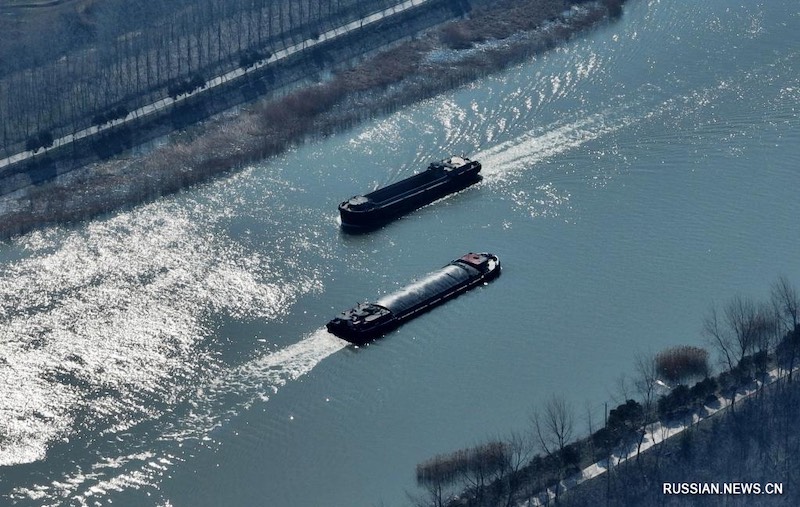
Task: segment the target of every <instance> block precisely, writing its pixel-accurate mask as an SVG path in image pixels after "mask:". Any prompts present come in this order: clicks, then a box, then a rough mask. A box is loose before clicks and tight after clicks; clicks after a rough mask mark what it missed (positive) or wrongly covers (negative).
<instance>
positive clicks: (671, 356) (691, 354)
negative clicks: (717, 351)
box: [656, 345, 710, 384]
mask: <svg viewBox="0 0 800 507" xmlns="http://www.w3.org/2000/svg"><path fill="white" fill-rule="evenodd" d="M709 370H710V368H709V366H708V352H707V351H706V350H705V349H702V348H700V347H692V346H688V345H683V346H680V347H672V348H669V349H666V350H664V351H661V352H659V353H658V355H656V371H657V373H658V375H659V377H661V378H663V379H664V380H666V381H668V382H670V383H673V384H675V383H681V382H685V381H686V380H687V379H689V378H692V377H706V376H708V373H709Z"/></svg>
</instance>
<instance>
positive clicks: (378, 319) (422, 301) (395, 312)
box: [326, 253, 500, 345]
mask: <svg viewBox="0 0 800 507" xmlns="http://www.w3.org/2000/svg"><path fill="white" fill-rule="evenodd" d="M499 274H500V260H499V259H498V258H497V256H495V255H492V254H490V253H469V254H467V255H465V256H463V257H461V258H460V259H456V260H454V261H453V262H451V263H449V264H447V265H446V266H444V267H443V268H441V269H439V270H437V271H434V272H433V273H430V274H428V275H427V276H425V277H424V278H422V279H421V280H419V281H416V282H414V283H412V284H410V285H407V286H405V287H403V288H402V289H400V290H399V291H397V292H394V293H392V294H389V295H386V296H384V297H382V298H380V299H378V301H376V302H375V303H359V304H358V305H356V307H355V308H351V309H350V310H347V311H346V312H343V313H342V314H340V315H339V316H338V317H336V318H335V319H333V320H331V321H330V322H328V324H327V326H326V327H327V328H328V331H330V332H331V333H333V334H335V335H336V336H338V337H340V338H343V339H345V340H347V341H349V342H351V343H355V344H358V345H361V344H364V343H367V342H369V341H371V340H373V339H374V338H377V337H379V336H381V335H383V334H385V333H386V332H388V331H390V330H392V329H394V328H396V327H397V326H399V325H400V324H402V323H403V322H405V321H407V320H410V319H413V318H414V317H416V316H418V315H419V314H421V313H423V312H425V311H427V310H430V309H431V308H433V307H434V306H436V305H438V304H441V303H443V302H445V301H447V300H448V299H451V298H454V297H456V296H458V295H459V294H461V293H462V292H466V291H468V290H469V289H471V288H473V287H475V286H476V285H479V284H481V283H483V282H485V281H488V280H492V279H494V278H496V277H497V276H498V275H499Z"/></svg>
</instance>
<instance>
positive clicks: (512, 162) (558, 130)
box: [475, 113, 631, 179]
mask: <svg viewBox="0 0 800 507" xmlns="http://www.w3.org/2000/svg"><path fill="white" fill-rule="evenodd" d="M630 123H631V120H630V119H625V118H622V119H621V120H618V121H610V120H609V119H608V118H607V117H606V116H605V115H603V114H600V113H597V114H593V115H591V116H589V117H586V118H582V119H579V120H577V121H574V122H571V123H568V124H565V125H554V126H550V127H548V128H546V129H544V131H543V132H540V133H537V132H535V131H530V132H527V133H525V134H523V135H522V136H520V137H518V138H516V139H512V140H510V141H506V142H504V143H501V144H498V145H496V146H493V147H491V148H488V149H486V150H483V151H481V152H480V153H478V154H476V156H475V158H477V159H479V160H481V161H482V163H483V166H484V169H483V171H482V173H483V174H484V176H486V177H489V178H491V179H501V178H502V177H503V176H504V175H506V174H508V173H510V172H515V171H518V170H522V169H524V168H526V167H530V166H531V165H534V164H536V163H537V162H541V161H542V160H545V159H547V158H550V157H552V156H554V155H558V154H560V153H563V152H566V151H568V150H571V149H573V148H577V147H579V146H581V145H582V144H584V143H586V142H589V141H592V140H594V139H597V138H599V137H601V136H603V135H606V134H609V133H612V132H614V131H616V130H619V129H621V128H623V127H625V126H626V125H628V124H630Z"/></svg>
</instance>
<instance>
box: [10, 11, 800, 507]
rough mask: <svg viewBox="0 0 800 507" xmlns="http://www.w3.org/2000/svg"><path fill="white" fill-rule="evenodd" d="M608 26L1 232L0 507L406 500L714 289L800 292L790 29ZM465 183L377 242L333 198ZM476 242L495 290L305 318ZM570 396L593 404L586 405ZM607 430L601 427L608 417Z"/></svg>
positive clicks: (692, 320) (604, 370)
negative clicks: (140, 195)
mask: <svg viewBox="0 0 800 507" xmlns="http://www.w3.org/2000/svg"><path fill="white" fill-rule="evenodd" d="M699 4H700V3H698V2H688V1H678V2H658V1H650V2H647V1H644V0H631V2H630V5H628V6H627V9H626V12H625V16H624V17H623V19H622V20H621V21H620V22H619V23H616V24H613V25H610V26H608V27H605V28H602V29H600V30H597V31H595V32H593V33H591V34H590V35H588V36H586V37H585V38H581V39H579V40H575V41H574V42H571V43H569V44H567V45H565V46H564V47H563V48H560V49H558V50H556V51H553V52H551V53H549V54H547V55H545V56H541V57H539V58H537V59H535V60H533V61H531V62H528V63H525V64H523V65H520V66H517V67H514V68H512V69H510V70H508V71H506V72H504V73H502V74H498V75H495V76H491V77H488V78H486V79H483V80H480V81H478V82H475V83H474V84H472V85H470V86H467V87H464V88H462V89H459V90H456V91H454V92H451V93H447V94H444V95H442V96H439V97H436V98H435V99H432V100H429V101H426V102H424V103H422V104H419V105H416V106H413V107H409V108H407V109H404V110H401V111H399V112H397V113H396V114H393V115H391V116H389V117H386V118H381V119H378V120H375V121H373V122H371V123H368V124H365V125H364V126H363V127H361V128H359V129H357V130H354V131H351V132H348V133H345V134H342V135H338V136H334V137H331V138H329V139H326V140H324V141H320V142H315V143H311V144H308V145H306V146H304V147H302V148H299V149H297V150H296V151H293V152H290V153H288V154H286V155H285V156H283V157H281V158H279V159H276V160H270V161H267V162H264V163H263V164H258V165H256V166H254V167H251V168H248V169H247V170H245V171H243V172H241V173H239V174H237V175H235V176H233V177H231V178H229V179H226V180H224V181H219V182H215V183H213V184H210V185H207V186H204V187H201V188H197V189H193V190H190V191H187V192H184V193H181V194H180V195H177V196H173V197H170V198H168V199H164V200H162V201H160V202H156V203H153V204H149V205H146V206H142V207H139V208H137V209H135V210H133V211H129V212H125V213H120V214H118V215H115V216H112V217H108V218H105V219H102V220H98V221H95V222H92V223H88V224H84V225H81V226H76V227H74V228H69V229H49V230H45V231H41V232H37V233H33V234H30V235H27V236H25V237H22V238H18V239H16V240H14V241H13V242H11V243H7V244H4V245H2V246H0V391H1V392H2V396H0V466H2V469H0V471H1V472H2V473H0V499H1V500H2V501H0V503H2V504H8V503H14V504H18V505H37V506H38V505H107V504H110V503H112V502H113V504H114V505H175V506H180V505H193V506H195V505H200V506H202V505H208V506H212V505H270V506H288V507H293V506H308V505H336V506H374V505H385V506H399V505H407V504H409V503H410V500H409V499H408V496H407V494H412V495H414V494H417V493H418V491H417V490H416V489H415V486H414V465H415V464H416V463H418V462H421V461H423V460H425V459H427V458H429V457H431V456H433V455H434V454H437V453H441V452H447V451H451V450H454V449H456V448H459V447H464V446H469V445H473V444H475V443H477V442H480V441H482V440H484V439H486V438H491V437H496V436H498V435H502V434H504V433H506V432H508V431H511V430H520V429H524V428H525V427H526V426H527V425H528V424H529V422H528V416H529V414H530V412H531V409H532V407H534V406H535V405H536V404H537V403H540V402H541V401H542V400H544V399H546V398H547V397H549V396H550V395H551V394H552V393H562V394H564V395H565V396H566V397H567V398H568V399H569V400H570V401H571V403H572V404H573V406H575V407H576V410H577V411H579V412H581V413H584V412H586V411H587V410H588V411H590V412H592V413H594V414H595V416H596V417H598V418H599V417H602V415H601V414H602V412H601V411H600V410H601V407H602V403H603V402H604V401H606V400H607V399H609V398H610V396H611V393H613V392H614V391H615V390H616V386H617V379H618V378H619V376H620V375H622V374H625V373H628V374H630V373H631V372H632V370H633V368H632V363H633V358H634V355H635V354H636V352H654V351H658V350H660V349H662V348H664V347H667V346H671V345H678V344H687V343H688V344H702V338H701V336H700V333H699V329H700V320H701V317H702V315H703V313H704V311H705V310H706V309H707V308H708V306H709V304H710V303H711V302H712V301H724V300H725V299H726V298H728V297H730V296H732V295H734V294H737V293H741V294H746V295H751V296H753V297H757V298H762V297H764V296H765V295H766V294H767V291H768V288H769V284H770V283H771V282H772V280H774V279H775V278H776V277H777V276H778V275H779V274H785V275H787V276H788V277H789V278H790V279H791V280H792V281H794V283H795V284H796V285H800V266H799V265H798V263H797V252H799V251H800V234H798V216H800V213H798V205H797V189H798V187H800V175H798V167H800V142H798V141H800V120H798V110H797V108H798V103H800V50H798V48H797V46H796V45H795V44H791V43H790V41H793V40H796V34H797V33H798V30H800V14H798V11H797V9H796V5H795V4H794V2H792V1H789V0H777V1H769V2H768V1H762V2H738V3H737V2H730V1H722V0H717V1H712V2H702V5H699ZM450 153H464V154H469V155H473V156H474V157H475V158H478V159H479V160H481V162H482V163H483V166H484V170H483V173H484V176H485V177H484V180H483V181H482V182H481V183H480V184H478V185H476V186H473V187H471V188H469V189H467V190H464V191H462V192H460V193H459V194H457V195H453V196H450V197H448V198H446V199H444V200H442V201H440V202H437V203H435V204H433V205H431V206H427V207H425V208H423V209H422V210H419V211H418V212H416V213H413V214H411V215H409V216H407V217H405V218H403V219H401V220H399V221H397V222H395V223H393V224H390V225H388V226H386V227H384V228H383V229H381V230H379V231H376V232H374V233H372V234H369V235H359V236H349V235H344V234H342V233H341V232H340V231H339V229H338V223H337V216H336V205H337V204H338V202H339V201H340V200H342V199H343V198H346V197H349V196H350V195H353V194H354V193H357V192H365V191H367V190H369V189H371V188H374V187H375V186H377V185H382V184H386V183H389V182H392V181H397V180H398V179H401V178H404V177H406V176H408V175H411V174H413V173H414V172H415V171H417V170H419V169H420V168H421V167H423V166H424V165H426V164H427V162H428V161H430V160H432V159H437V158H441V157H443V156H445V155H447V154H450ZM468 251H490V252H494V253H496V254H498V255H499V256H500V257H501V259H502V261H503V267H504V274H503V276H501V277H500V278H499V279H498V280H497V281H494V282H492V283H491V284H489V285H487V286H485V287H481V288H479V289H477V290H475V291H472V292H470V293H469V294H466V295H464V296H462V297H459V298H458V299H456V300H453V301H451V302H448V303H447V305H445V306H444V307H442V308H440V309H437V310H436V311H434V312H431V313H429V314H426V315H425V316H423V317H421V318H419V319H417V320H415V321H413V322H411V323H408V324H407V325H405V326H403V327H402V328H400V329H398V330H396V331H394V332H392V333H390V335H389V336H387V337H385V338H384V339H382V340H380V341H378V342H375V343H374V344H372V345H370V346H368V347H362V348H355V347H352V346H346V343H344V342H342V341H341V340H339V339H337V338H335V337H333V336H331V335H329V334H328V333H327V332H325V331H324V323H325V322H326V321H327V320H329V319H330V318H331V317H333V316H334V315H335V314H336V313H338V312H339V311H341V310H343V309H345V308H348V307H350V306H351V305H352V304H353V303H355V302H356V301H359V300H368V299H369V300H374V299H375V298H377V297H379V296H380V295H382V294H385V293H387V292H390V291H391V290H393V289H395V288H397V287H399V286H401V285H404V284H405V283H407V282H408V281H410V280H412V279H413V278H414V277H417V276H420V275H422V274H424V273H426V272H429V271H431V270H433V269H435V268H438V267H440V266H442V265H443V264H445V263H447V262H448V261H450V260H451V259H453V258H455V257H458V256H460V255H461V254H463V253H465V252H468ZM584 407H586V408H584ZM598 420H599V419H598Z"/></svg>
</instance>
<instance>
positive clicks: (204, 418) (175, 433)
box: [11, 328, 347, 505]
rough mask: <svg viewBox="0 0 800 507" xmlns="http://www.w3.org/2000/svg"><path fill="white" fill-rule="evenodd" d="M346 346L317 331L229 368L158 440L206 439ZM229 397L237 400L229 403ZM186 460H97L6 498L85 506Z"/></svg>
mask: <svg viewBox="0 0 800 507" xmlns="http://www.w3.org/2000/svg"><path fill="white" fill-rule="evenodd" d="M346 346H347V342H345V341H344V340H341V339H339V338H337V337H336V336H334V335H332V334H330V333H328V331H327V330H326V329H324V328H320V329H317V330H316V331H313V332H312V333H310V334H308V335H307V336H305V337H304V338H303V339H302V340H300V341H299V342H297V343H295V344H292V345H289V346H288V347H285V348H282V349H279V350H276V351H274V352H270V353H267V354H265V355H264V356H262V357H259V358H256V359H253V360H252V361H249V362H247V363H245V364H243V365H241V366H238V367H236V368H233V369H231V370H230V371H229V373H228V374H227V375H226V374H223V375H222V376H221V377H218V378H216V379H214V380H212V381H210V382H209V383H207V384H206V385H205V386H203V387H200V388H199V389H198V398H197V399H196V400H194V401H193V403H192V405H193V410H191V411H190V412H189V413H188V414H187V415H186V416H184V417H181V418H179V419H178V420H175V421H173V422H165V424H164V426H162V427H161V428H160V431H159V433H160V437H159V438H160V439H161V440H172V441H174V442H175V443H176V444H177V446H178V447H181V446H182V445H183V443H184V442H186V441H190V440H194V441H197V442H204V441H208V440H211V434H212V432H213V431H214V430H215V429H217V428H220V427H222V426H223V425H224V424H225V423H227V422H228V421H230V420H231V418H233V417H235V416H237V415H238V414H240V413H241V412H243V411H244V410H246V409H247V408H249V407H250V406H251V405H252V404H253V403H254V402H255V401H258V400H262V401H266V400H267V399H268V398H269V396H270V395H272V394H275V393H277V392H278V389H279V388H280V387H282V386H284V385H286V384H287V383H288V382H289V381H292V380H296V379H298V378H300V377H302V376H303V375H306V374H307V373H309V372H310V371H311V370H313V369H314V367H315V366H317V365H318V364H319V363H320V362H321V361H322V360H324V359H325V358H327V357H329V356H331V355H332V354H334V353H336V352H338V351H339V350H341V349H343V348H345V347H346ZM229 396H235V397H237V398H238V402H235V403H233V406H231V404H230V400H229V398H228V397H229ZM184 460H185V453H184V452H183V451H180V450H178V449H176V448H171V449H166V450H165V451H164V453H163V455H161V454H155V453H153V452H152V451H146V452H141V453H137V454H129V455H125V456H119V457H114V458H108V457H106V458H102V459H100V460H98V462H97V463H96V464H95V465H94V466H93V467H92V470H91V471H83V470H77V471H75V472H73V473H71V474H68V475H66V476H64V477H61V478H59V479H58V480H54V481H52V482H51V483H50V484H47V485H44V484H40V485H35V486H33V487H21V488H17V489H15V490H14V491H13V492H12V494H11V498H13V499H16V500H22V499H28V500H42V499H46V498H50V499H56V498H61V499H63V498H71V499H72V500H74V501H76V502H77V504H78V505H90V503H92V502H94V501H99V500H100V499H102V498H103V497H104V496H106V495H107V494H109V493H110V492H114V491H123V490H125V489H141V488H143V487H153V488H156V489H157V488H158V486H157V484H158V481H159V480H160V479H161V478H162V476H164V475H165V474H166V473H168V470H169V468H171V467H172V466H175V465H176V464H178V463H181V462H183V461H184Z"/></svg>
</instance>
